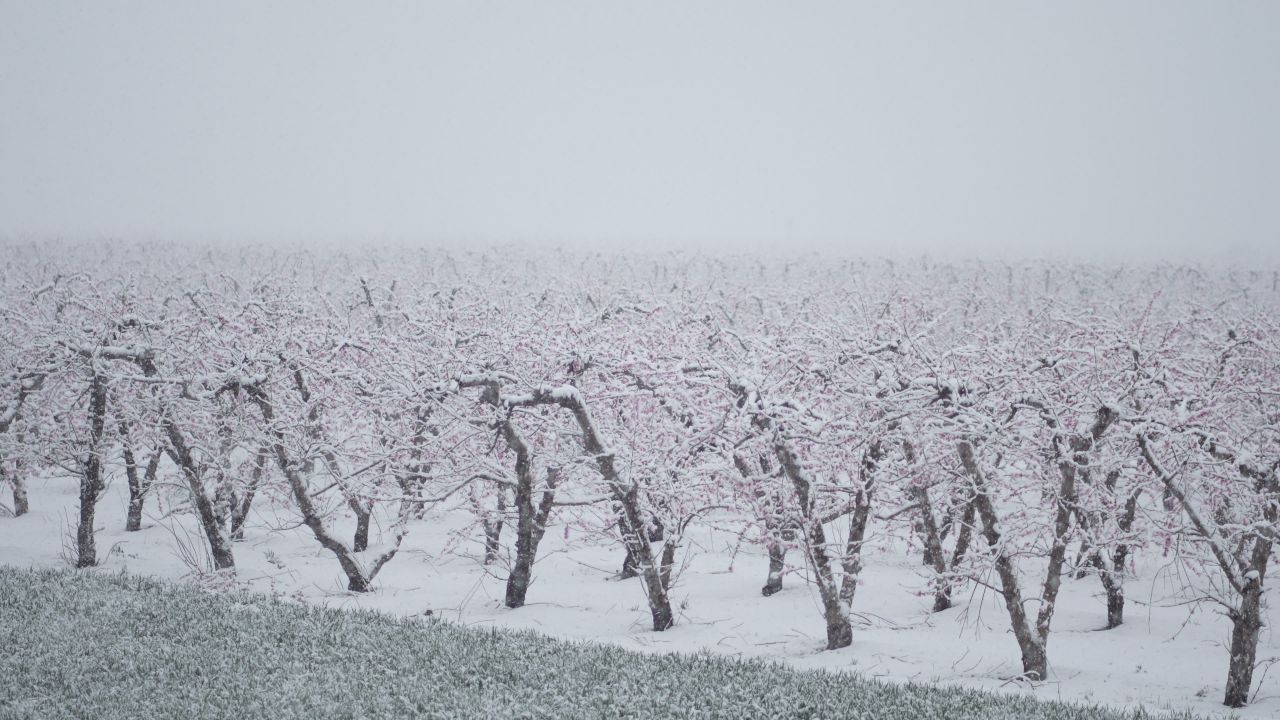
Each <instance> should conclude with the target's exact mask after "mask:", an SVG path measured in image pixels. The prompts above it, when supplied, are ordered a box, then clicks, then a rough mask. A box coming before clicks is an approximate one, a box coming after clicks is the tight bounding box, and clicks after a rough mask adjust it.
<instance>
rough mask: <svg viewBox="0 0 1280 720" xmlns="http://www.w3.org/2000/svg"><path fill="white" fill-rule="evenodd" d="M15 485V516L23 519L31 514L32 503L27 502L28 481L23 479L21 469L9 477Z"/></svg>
mask: <svg viewBox="0 0 1280 720" xmlns="http://www.w3.org/2000/svg"><path fill="white" fill-rule="evenodd" d="M9 481H10V482H11V483H13V516H14V517H22V516H23V515H26V514H27V513H29V512H31V503H30V502H29V501H28V500H27V481H26V480H23V479H22V471H21V469H19V470H17V471H16V472H14V473H13V475H11V476H10V477H9Z"/></svg>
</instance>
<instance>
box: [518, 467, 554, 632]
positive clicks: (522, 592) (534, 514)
mask: <svg viewBox="0 0 1280 720" xmlns="http://www.w3.org/2000/svg"><path fill="white" fill-rule="evenodd" d="M558 475H559V472H558V471H557V470H555V469H554V468H552V469H548V470H547V487H548V489H547V490H546V491H544V492H543V493H542V501H541V502H540V503H539V504H538V506H537V508H534V505H533V488H532V487H531V485H532V483H529V484H526V483H523V482H521V483H518V485H517V487H516V498H515V502H516V511H517V519H516V557H515V562H514V563H512V565H511V574H510V575H508V576H507V595H506V605H507V607H509V608H513V609H514V608H518V607H524V603H525V596H526V595H527V594H528V592H529V583H530V582H532V580H533V562H534V560H536V559H537V557H538V544H539V543H541V542H542V536H543V533H544V532H545V531H546V529H547V520H548V519H549V518H550V516H551V507H552V503H553V502H554V501H555V487H556V478H557V477H558Z"/></svg>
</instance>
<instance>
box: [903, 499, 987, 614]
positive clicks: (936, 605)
mask: <svg viewBox="0 0 1280 720" xmlns="http://www.w3.org/2000/svg"><path fill="white" fill-rule="evenodd" d="M911 496H912V499H914V500H915V502H916V505H918V506H919V507H920V528H921V535H922V536H923V539H924V543H925V557H926V558H928V560H929V564H930V565H931V566H932V567H933V570H934V572H935V573H937V577H936V578H935V579H934V588H933V612H942V611H943V610H947V609H949V608H950V607H951V604H952V603H951V591H952V586H953V581H952V580H951V578H950V577H949V575H950V573H952V572H954V571H955V568H956V567H958V566H959V565H960V562H961V561H962V560H964V556H965V554H966V553H967V552H968V550H969V542H970V538H972V536H973V521H974V513H975V506H974V503H973V501H972V500H970V501H969V502H966V503H965V505H964V511H963V514H962V515H961V518H960V530H959V531H958V532H957V533H956V544H955V548H954V549H953V550H952V553H951V560H950V562H948V561H947V552H946V549H945V548H944V547H943V545H942V541H943V539H944V537H945V535H944V530H942V529H940V528H939V527H938V523H937V520H936V517H935V515H934V512H933V505H932V499H931V498H930V497H929V490H928V488H925V487H914V488H912V489H911Z"/></svg>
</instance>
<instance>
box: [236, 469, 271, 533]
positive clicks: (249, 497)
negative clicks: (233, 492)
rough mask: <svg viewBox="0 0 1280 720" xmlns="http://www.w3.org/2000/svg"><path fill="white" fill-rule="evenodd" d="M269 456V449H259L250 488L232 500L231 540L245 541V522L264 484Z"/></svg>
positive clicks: (250, 479)
mask: <svg viewBox="0 0 1280 720" xmlns="http://www.w3.org/2000/svg"><path fill="white" fill-rule="evenodd" d="M269 456H270V450H269V449H268V448H266V447H261V448H258V454H257V455H256V456H255V457H254V459H253V475H251V476H250V478H249V485H248V487H246V488H245V489H244V494H243V495H242V496H240V497H239V498H235V497H233V498H232V504H231V539H232V540H233V541H237V540H244V522H245V520H247V519H248V518H249V510H250V508H252V507H253V498H254V495H255V494H257V492H258V485H259V484H261V483H262V476H263V475H264V474H265V473H266V470H267V459H268V457H269Z"/></svg>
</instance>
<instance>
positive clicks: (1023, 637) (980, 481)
mask: <svg viewBox="0 0 1280 720" xmlns="http://www.w3.org/2000/svg"><path fill="white" fill-rule="evenodd" d="M960 460H961V462H962V463H963V464H964V468H965V472H967V473H968V474H969V477H970V478H971V479H972V480H973V485H974V498H973V503H974V507H975V508H976V509H977V511H978V515H979V516H980V517H981V518H982V536H983V537H984V538H985V539H986V541H987V545H988V546H989V547H990V548H991V550H992V552H993V553H995V566H996V574H997V575H998V576H999V577H1000V588H1001V595H1003V596H1004V606H1005V609H1006V610H1007V611H1008V613H1009V624H1010V626H1011V629H1012V630H1013V636H1014V639H1016V640H1017V641H1018V649H1019V651H1020V652H1021V653H1022V672H1023V674H1024V675H1025V676H1026V677H1027V678H1028V679H1030V680H1044V679H1045V678H1047V677H1048V674H1049V659H1048V656H1047V654H1046V652H1045V643H1044V642H1043V639H1042V638H1040V637H1038V636H1037V633H1036V632H1035V631H1033V630H1032V628H1031V624H1030V622H1029V618H1028V617H1027V611H1026V607H1025V606H1024V602H1023V599H1022V588H1021V586H1020V585H1019V581H1018V571H1017V568H1015V567H1014V565H1013V560H1012V559H1011V558H1010V557H1009V554H1008V553H1006V552H1005V550H1004V547H1003V546H1002V545H1001V544H1000V532H999V530H998V529H997V523H996V512H995V508H994V507H993V506H992V504H991V497H990V496H989V495H987V488H986V481H985V479H984V476H983V474H982V470H981V468H979V467H978V461H977V458H976V457H975V456H974V452H973V445H972V444H970V443H969V441H967V440H962V441H960Z"/></svg>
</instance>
